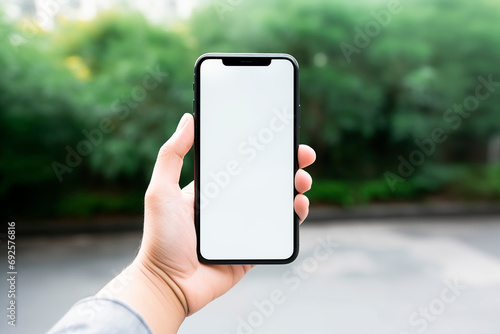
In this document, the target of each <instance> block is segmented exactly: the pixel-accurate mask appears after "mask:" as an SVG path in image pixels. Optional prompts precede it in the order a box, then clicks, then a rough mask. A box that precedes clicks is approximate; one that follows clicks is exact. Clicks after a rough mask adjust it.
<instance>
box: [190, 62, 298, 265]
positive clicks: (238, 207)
mask: <svg viewBox="0 0 500 334" xmlns="http://www.w3.org/2000/svg"><path fill="white" fill-rule="evenodd" d="M293 77H294V72H293V65H292V63H291V62H290V61H289V60H286V59H273V60H272V61H271V64H270V65H269V66H226V65H224V64H223V63H222V60H221V59H206V60H204V61H203V62H202V64H201V68H200V112H199V115H198V117H199V120H200V251H201V254H202V256H203V257H204V258H206V259H211V260H232V259H233V260H234V259H252V260H255V259H287V258H289V257H290V256H291V255H292V253H293V246H294V240H293V228H294V211H293V210H294V209H293V199H294V161H293V160H294V119H293V107H294V105H293V103H294V91H293V89H294V81H293Z"/></svg>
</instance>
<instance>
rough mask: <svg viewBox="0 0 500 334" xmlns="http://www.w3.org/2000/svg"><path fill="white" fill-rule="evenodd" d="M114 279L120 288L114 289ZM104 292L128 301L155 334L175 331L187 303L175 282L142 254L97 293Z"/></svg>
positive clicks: (183, 314)
mask: <svg viewBox="0 0 500 334" xmlns="http://www.w3.org/2000/svg"><path fill="white" fill-rule="evenodd" d="M116 281H118V282H120V284H122V285H123V288H121V289H116V286H117V282H116ZM123 282H128V283H126V284H123ZM177 290H178V291H177ZM179 293H180V294H179ZM104 295H106V297H110V296H111V297H113V298H116V299H119V300H121V301H123V302H125V303H126V304H128V305H130V306H131V307H132V308H133V309H134V310H136V311H137V312H138V313H139V314H140V315H141V316H142V317H143V318H144V320H145V321H146V323H147V324H148V325H149V327H150V328H151V330H152V331H153V333H155V334H159V333H177V330H178V329H179V327H180V325H181V324H182V322H183V321H184V319H185V318H186V315H187V303H186V302H185V298H183V295H182V292H181V291H180V289H179V288H178V287H177V285H176V284H175V282H173V281H172V280H171V279H170V278H169V277H168V275H166V274H165V273H163V272H161V271H159V270H158V268H156V267H155V266H154V264H153V263H151V261H148V260H147V259H144V258H143V257H142V256H141V255H138V256H137V258H136V259H135V260H134V261H133V262H132V264H131V265H130V266H128V267H127V268H126V269H125V270H124V271H123V272H121V273H120V274H119V275H118V276H117V277H115V278H114V279H113V280H112V281H111V282H109V283H108V285H106V287H104V288H103V289H102V290H101V291H99V293H98V294H97V296H104Z"/></svg>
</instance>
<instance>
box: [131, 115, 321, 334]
mask: <svg viewBox="0 0 500 334" xmlns="http://www.w3.org/2000/svg"><path fill="white" fill-rule="evenodd" d="M193 141H194V119H193V117H192V116H191V115H190V114H185V115H184V116H183V117H182V119H181V121H180V122H179V125H178V127H177V130H176V132H175V133H174V134H173V135H172V137H171V138H170V139H169V140H168V141H167V142H166V143H165V144H164V145H163V146H162V148H161V149H160V152H159V154H158V158H157V161H156V164H155V167H154V170H153V175H152V177H151V182H150V184H149V187H148V189H147V191H146V197H145V214H144V235H143V239H142V245H141V249H140V251H139V254H138V256H137V258H136V260H135V261H134V263H133V264H132V267H135V268H133V269H135V272H139V273H142V274H141V276H144V277H145V281H147V280H148V278H149V280H151V283H150V285H151V287H152V288H151V291H154V292H155V293H156V294H157V295H158V294H160V295H162V294H163V295H164V296H163V297H159V298H160V299H161V300H163V302H162V301H161V300H160V301H159V304H160V305H161V304H164V305H168V310H170V311H168V310H164V308H161V307H160V309H159V310H156V311H155V310H153V311H151V310H145V311H144V312H142V315H143V317H144V318H145V319H146V321H148V323H149V325H150V326H151V327H152V328H153V330H154V331H155V332H157V331H158V332H159V331H162V332H166V331H165V328H166V327H168V326H171V328H174V327H175V326H176V325H171V323H170V325H166V324H165V322H164V321H161V320H162V318H161V316H160V319H158V317H155V316H153V315H152V314H150V313H151V312H159V313H158V314H162V313H163V319H165V320H167V321H172V316H171V314H172V312H176V313H177V316H176V317H175V319H177V320H176V321H178V320H180V321H181V322H182V320H183V319H184V317H185V316H188V315H191V314H193V313H195V312H197V311H198V310H200V309H201V308H203V307H204V306H205V305H206V304H208V303H209V302H211V301H212V300H214V299H216V298H217V297H219V296H221V295H223V294H224V293H225V292H227V291H228V290H229V289H230V288H231V287H233V286H234V285H235V284H236V283H237V282H238V281H239V280H240V279H241V278H242V277H243V276H244V275H245V274H246V273H247V272H248V271H249V270H250V269H251V268H253V265H206V264H202V263H200V262H199V261H198V258H197V254H196V232H195V226H194V186H193V182H191V183H190V184H189V185H187V186H186V187H184V188H183V189H181V188H180V187H179V177H180V172H181V168H182V163H183V158H184V156H185V155H186V154H187V153H188V151H189V150H190V148H191V147H192V145H193ZM315 157H316V154H315V152H314V150H313V149H312V148H310V147H309V146H306V145H300V147H299V150H298V161H299V168H301V169H299V170H298V171H297V174H296V175H295V188H296V189H297V191H298V192H299V194H298V195H297V196H296V197H295V202H294V206H295V212H296V213H297V215H298V216H299V219H300V222H302V221H304V219H305V218H306V217H307V214H308V212H309V200H308V199H307V197H306V196H305V195H303V193H304V192H306V191H308V190H309V189H310V188H311V184H312V178H311V176H310V175H309V174H308V173H307V172H306V171H304V170H303V169H302V168H304V167H307V166H309V165H310V164H312V163H313V162H314V160H315ZM127 302H129V303H131V301H127ZM150 302H151V300H150ZM142 306H144V305H142ZM149 306H150V307H149V309H151V305H149ZM140 308H141V306H140V305H139V306H136V309H138V311H139V313H141V310H140ZM144 313H147V314H144ZM178 326H180V322H179V323H178Z"/></svg>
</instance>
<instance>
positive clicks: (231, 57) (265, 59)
mask: <svg viewBox="0 0 500 334" xmlns="http://www.w3.org/2000/svg"><path fill="white" fill-rule="evenodd" d="M207 59H221V60H222V61H223V62H224V64H225V65H226V66H267V65H269V64H270V63H271V60H272V59H286V60H288V61H290V62H291V63H292V65H293V71H294V73H293V78H294V83H293V86H294V97H293V111H294V118H293V122H294V139H293V141H294V158H293V160H294V176H293V178H292V180H290V182H291V184H292V186H293V188H294V196H296V195H297V190H296V189H295V174H296V173H297V170H298V168H299V164H298V158H297V154H298V147H299V134H300V102H299V64H298V62H297V60H295V58H294V57H292V56H291V55H289V54H282V53H206V54H203V55H201V56H200V57H199V58H198V59H197V60H196V63H195V66H194V83H193V90H194V99H193V116H194V124H195V135H194V161H195V168H194V174H195V177H194V189H195V200H194V223H195V229H196V253H197V256H198V260H199V261H200V262H201V263H205V264H287V263H290V262H292V261H293V260H295V259H296V258H297V256H298V254H299V217H298V216H297V213H296V212H295V210H294V213H293V217H294V221H293V238H294V240H293V253H292V255H291V256H290V257H288V258H286V259H207V258H205V257H203V255H202V254H201V250H200V205H199V204H200V165H199V164H200V119H199V117H198V115H199V113H200V69H201V64H202V63H203V61H205V60H207ZM228 63H229V65H228ZM235 64H236V65H235ZM266 64H267V65H266ZM292 200H293V199H292Z"/></svg>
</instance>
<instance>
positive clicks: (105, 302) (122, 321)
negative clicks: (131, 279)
mask: <svg viewBox="0 0 500 334" xmlns="http://www.w3.org/2000/svg"><path fill="white" fill-rule="evenodd" d="M101 333H103V334H104V333H106V334H118V333H120V334H129V333H130V334H152V332H151V329H150V328H149V326H148V325H147V324H146V322H145V321H144V319H143V318H142V317H141V316H140V315H139V314H138V313H137V312H136V311H135V310H133V309H132V308H131V307H130V306H128V305H127V304H125V303H123V302H121V301H119V300H114V299H107V298H96V297H90V298H86V299H82V300H80V301H79V302H77V303H76V304H75V305H73V307H71V309H70V310H69V311H68V312H67V313H66V314H65V315H64V316H63V317H62V318H61V320H59V321H58V322H57V323H56V324H55V325H54V327H52V328H51V329H50V330H49V331H48V332H47V334H101Z"/></svg>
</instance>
